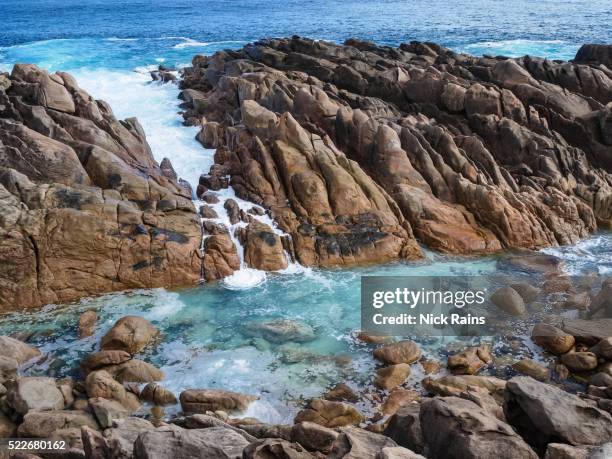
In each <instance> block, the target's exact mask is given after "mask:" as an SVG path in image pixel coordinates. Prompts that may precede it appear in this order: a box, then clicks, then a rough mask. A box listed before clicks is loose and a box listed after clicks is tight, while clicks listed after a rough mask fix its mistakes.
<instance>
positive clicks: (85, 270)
mask: <svg viewBox="0 0 612 459" xmlns="http://www.w3.org/2000/svg"><path fill="white" fill-rule="evenodd" d="M0 78H1V79H2V81H3V84H2V85H0V259H2V260H3V265H2V269H0V289H1V290H2V291H3V292H4V294H3V295H1V296H0V310H7V309H13V308H25V307H36V306H40V305H43V304H46V303H63V302H68V301H71V300H75V299H78V298H80V297H82V296H85V295H92V294H99V293H104V292H109V291H116V290H124V289H128V288H142V287H161V286H163V287H169V286H180V285H192V284H196V283H197V282H198V281H199V279H200V272H201V261H200V259H199V256H198V249H199V247H200V242H201V233H202V232H201V227H200V222H199V218H198V216H197V214H196V212H195V208H194V206H193V203H192V200H191V198H192V196H191V192H190V191H189V190H187V189H186V187H185V186H183V185H182V184H180V183H178V182H177V181H176V179H175V178H173V177H169V176H168V174H164V171H163V170H162V169H161V168H160V167H159V165H158V164H157V163H156V162H155V160H154V159H153V155H152V153H151V150H150V148H149V145H148V144H147V141H146V139H145V134H144V131H143V129H142V127H141V126H140V124H139V123H138V121H137V120H136V119H133V118H130V119H127V120H124V121H119V120H117V119H116V118H115V117H114V115H113V112H112V110H111V108H110V107H109V106H108V104H106V103H105V102H103V101H100V100H95V99H94V98H93V97H91V96H90V95H89V94H87V93H86V92H85V91H83V90H82V89H80V88H79V86H78V85H77V83H76V81H75V80H74V78H73V77H72V76H70V75H69V74H66V73H62V72H58V73H55V74H49V73H48V72H46V71H44V70H42V69H39V68H38V67H36V66H34V65H25V64H18V65H15V67H14V68H13V71H12V73H11V74H10V75H7V74H2V75H0Z"/></svg>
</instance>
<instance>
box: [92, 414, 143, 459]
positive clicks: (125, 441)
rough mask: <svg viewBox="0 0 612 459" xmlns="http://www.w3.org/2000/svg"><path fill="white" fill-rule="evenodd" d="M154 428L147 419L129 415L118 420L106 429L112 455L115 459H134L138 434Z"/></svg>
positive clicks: (105, 434)
mask: <svg viewBox="0 0 612 459" xmlns="http://www.w3.org/2000/svg"><path fill="white" fill-rule="evenodd" d="M153 430H155V426H154V425H153V424H151V423H150V422H149V421H147V420H146V419H142V418H135V417H129V418H126V419H121V420H116V421H115V422H114V423H113V427H112V428H110V429H106V430H105V431H104V437H105V439H106V443H107V445H108V450H109V451H110V457H111V458H113V459H115V458H117V459H133V458H134V442H135V441H136V439H137V438H138V436H139V435H141V434H143V433H144V432H147V431H153ZM96 459H97V458H96Z"/></svg>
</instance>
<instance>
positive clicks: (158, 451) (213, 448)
mask: <svg viewBox="0 0 612 459" xmlns="http://www.w3.org/2000/svg"><path fill="white" fill-rule="evenodd" d="M248 444H249V442H248V441H246V440H245V439H244V437H242V436H241V435H239V434H237V433H236V432H234V431H233V430H229V429H226V428H223V427H211V428H208V429H181V428H178V427H176V426H167V427H160V428H158V429H155V430H148V431H145V432H142V433H140V434H139V435H138V437H137V438H136V441H135V442H134V459H163V458H171V457H172V458H177V459H179V458H194V459H195V458H201V459H241V458H242V451H243V450H244V448H245V447H246V446H247V445H248Z"/></svg>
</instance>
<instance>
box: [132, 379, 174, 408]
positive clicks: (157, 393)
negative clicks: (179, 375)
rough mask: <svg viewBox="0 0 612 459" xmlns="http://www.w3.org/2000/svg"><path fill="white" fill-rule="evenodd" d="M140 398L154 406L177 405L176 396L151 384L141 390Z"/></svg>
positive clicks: (157, 385)
mask: <svg viewBox="0 0 612 459" xmlns="http://www.w3.org/2000/svg"><path fill="white" fill-rule="evenodd" d="M140 398H141V400H144V401H146V402H150V403H154V404H155V405H174V404H176V403H178V400H177V399H176V396H175V395H174V394H173V393H172V392H171V391H170V390H168V389H166V388H165V387H162V386H160V385H159V384H156V383H153V382H151V383H149V384H147V385H146V386H145V387H144V389H142V392H141V393H140Z"/></svg>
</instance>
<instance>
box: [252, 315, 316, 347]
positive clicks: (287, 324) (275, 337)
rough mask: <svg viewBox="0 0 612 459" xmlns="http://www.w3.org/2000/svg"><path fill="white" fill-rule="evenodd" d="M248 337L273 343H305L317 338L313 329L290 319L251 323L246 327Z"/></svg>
mask: <svg viewBox="0 0 612 459" xmlns="http://www.w3.org/2000/svg"><path fill="white" fill-rule="evenodd" d="M244 333H245V334H246V335H247V336H257V337H261V338H263V339H265V340H266V341H269V342H271V343H278V344H281V343H286V342H289V341H294V342H297V343H305V342H308V341H312V340H314V339H315V338H316V335H315V332H314V330H313V328H312V327H311V326H310V325H308V324H306V323H303V322H298V321H295V320H290V319H276V320H271V321H269V322H249V323H247V324H246V325H245V326H244Z"/></svg>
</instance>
